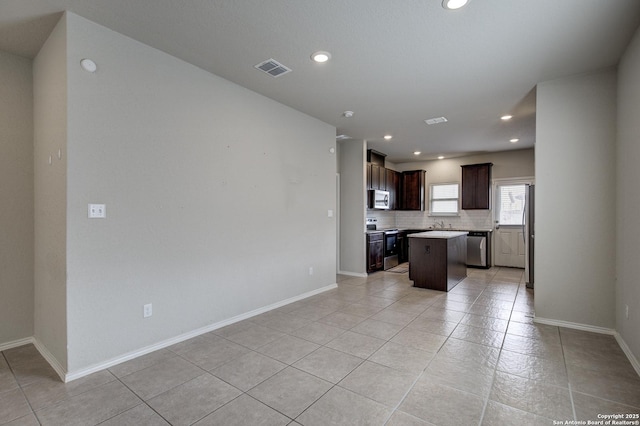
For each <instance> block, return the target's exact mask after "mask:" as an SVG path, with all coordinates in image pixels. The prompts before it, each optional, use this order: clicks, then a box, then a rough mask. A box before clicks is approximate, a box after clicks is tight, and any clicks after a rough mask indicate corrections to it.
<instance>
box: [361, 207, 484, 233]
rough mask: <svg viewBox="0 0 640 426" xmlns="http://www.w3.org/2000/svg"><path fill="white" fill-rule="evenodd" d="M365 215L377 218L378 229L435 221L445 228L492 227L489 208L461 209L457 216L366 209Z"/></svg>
mask: <svg viewBox="0 0 640 426" xmlns="http://www.w3.org/2000/svg"><path fill="white" fill-rule="evenodd" d="M367 217H375V218H376V219H378V229H385V228H400V229H427V228H430V227H432V226H434V225H435V224H436V222H437V223H441V222H444V227H445V229H448V228H452V229H464V230H483V229H493V215H492V211H491V210H461V211H460V215H459V216H429V213H428V212H421V211H404V210H396V211H380V210H367ZM449 225H451V226H449Z"/></svg>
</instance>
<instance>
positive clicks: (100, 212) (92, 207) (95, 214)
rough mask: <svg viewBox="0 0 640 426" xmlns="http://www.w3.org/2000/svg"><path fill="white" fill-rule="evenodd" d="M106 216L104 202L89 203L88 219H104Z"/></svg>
mask: <svg viewBox="0 0 640 426" xmlns="http://www.w3.org/2000/svg"><path fill="white" fill-rule="evenodd" d="M105 217H107V206H106V205H104V204H89V219H104V218H105Z"/></svg>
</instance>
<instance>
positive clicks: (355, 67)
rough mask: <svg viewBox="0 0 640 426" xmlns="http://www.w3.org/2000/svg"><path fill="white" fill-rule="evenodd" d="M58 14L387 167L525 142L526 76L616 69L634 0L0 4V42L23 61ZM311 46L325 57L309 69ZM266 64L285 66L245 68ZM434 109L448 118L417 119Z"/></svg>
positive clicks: (529, 90)
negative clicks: (163, 57) (316, 126)
mask: <svg viewBox="0 0 640 426" xmlns="http://www.w3.org/2000/svg"><path fill="white" fill-rule="evenodd" d="M64 10H69V11H72V12H74V13H76V14H78V15H80V16H83V17H85V18H87V19H90V20H92V21H94V22H97V23H99V24H101V25H104V26H106V27H108V28H111V29H113V30H115V31H117V32H119V33H122V34H125V35H127V36H130V37H132V38H134V39H136V40H139V41H141V42H143V43H145V44H148V45H150V46H153V47H155V48H157V49H160V50H162V51H165V52H167V53H169V54H171V55H173V56H176V57H178V58H181V59H183V60H185V61H187V62H190V63H192V64H194V65H196V66H198V67H201V68H203V69H206V70H209V71H210V72H212V73H214V74H217V75H219V76H221V77H224V78H226V79H228V80H231V81H233V82H235V83H237V84H239V85H241V86H244V87H247V88H249V89H251V90H254V91H256V92H258V93H261V94H263V95H265V96H268V97H270V98H273V99H275V100H277V101H279V102H282V103H284V104H286V105H289V106H291V107H292V108H295V109H297V110H300V111H303V112H305V113H307V114H309V115H311V116H313V117H316V118H318V119H320V120H322V121H325V122H327V123H330V124H332V125H334V126H336V127H337V129H338V134H347V135H349V136H351V137H353V138H356V139H366V140H367V141H369V146H370V147H372V148H374V149H377V150H379V151H382V152H384V153H386V154H388V157H387V158H388V159H389V160H391V161H394V162H403V161H415V160H416V159H418V158H416V157H415V156H414V155H413V154H412V153H413V151H416V150H419V151H422V152H423V154H422V156H421V157H420V159H431V158H434V157H435V156H437V155H445V156H455V155H463V154H468V153H477V152H486V151H500V150H507V149H521V148H528V147H532V146H533V144H534V141H535V86H536V84H537V83H538V82H541V81H546V80H551V79H555V78H559V77H563V76H567V75H571V74H577V73H583V72H589V71H593V70H598V69H601V68H605V67H610V66H615V65H616V64H617V62H618V60H619V58H620V55H621V54H622V52H623V51H624V49H625V47H626V46H627V44H628V42H629V41H630V39H631V37H632V36H633V34H634V32H635V31H636V29H637V28H638V26H639V25H640V1H638V0H561V1H559V0H471V2H470V3H469V5H468V6H467V7H465V8H464V9H461V10H458V11H448V10H445V9H444V8H443V7H442V5H441V0H190V1H184V0H108V1H107V0H0V50H3V51H7V52H10V53H14V54H17V55H21V56H26V57H34V56H35V55H36V54H37V52H38V50H39V48H40V46H42V43H43V42H44V40H45V39H46V37H47V36H48V34H49V32H50V31H51V29H52V28H53V26H54V25H55V23H56V22H57V20H58V19H59V17H60V16H61V12H62V11H64ZM317 50H327V51H329V52H331V55H332V59H331V60H330V61H329V62H328V63H325V64H316V63H313V62H312V61H311V60H310V55H311V53H313V52H314V51H317ZM269 58H274V59H276V60H278V61H280V62H281V63H283V64H284V65H286V66H288V67H289V68H291V69H293V72H291V73H288V74H286V75H283V76H281V77H278V78H273V77H270V76H268V75H266V74H264V73H262V72H260V71H258V70H256V69H255V68H254V67H253V66H254V65H255V64H257V63H259V62H262V61H263V60H266V59H269ZM346 110H352V111H354V112H355V115H354V116H353V117H352V118H344V117H342V112H343V111H346ZM506 113H511V114H513V115H514V119H513V120H512V121H511V122H508V123H505V122H501V120H500V119H499V117H500V116H501V115H503V114H506ZM440 116H445V117H446V118H447V119H448V120H449V121H448V122H447V123H444V124H438V125H434V126H427V125H426V124H425V123H424V120H425V119H427V118H432V117H440ZM385 134H391V135H393V139H392V140H391V141H389V142H387V141H384V140H383V136H384V135H385ZM513 137H516V138H519V139H520V141H519V142H518V143H516V144H512V143H509V139H511V138H513Z"/></svg>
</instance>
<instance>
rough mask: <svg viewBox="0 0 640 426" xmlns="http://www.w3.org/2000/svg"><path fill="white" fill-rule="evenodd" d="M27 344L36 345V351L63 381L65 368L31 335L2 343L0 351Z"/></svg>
mask: <svg viewBox="0 0 640 426" xmlns="http://www.w3.org/2000/svg"><path fill="white" fill-rule="evenodd" d="M29 344H33V346H35V347H36V349H37V350H38V352H40V355H42V357H43V358H44V359H45V360H46V361H47V362H48V363H49V365H51V368H53V369H54V370H55V372H56V374H58V376H60V379H61V380H62V381H65V376H66V374H67V372H66V370H65V369H64V368H63V367H62V366H61V365H60V363H59V362H58V360H57V359H56V358H55V357H54V356H53V355H51V352H49V350H48V349H47V348H46V347H45V346H44V345H43V344H42V343H40V342H39V341H38V339H36V338H35V337H33V336H31V337H26V338H24V339H20V340H14V341H13V342H7V343H3V344H1V345H0V352H1V351H6V350H7V349H13V348H17V347H19V346H24V345H29Z"/></svg>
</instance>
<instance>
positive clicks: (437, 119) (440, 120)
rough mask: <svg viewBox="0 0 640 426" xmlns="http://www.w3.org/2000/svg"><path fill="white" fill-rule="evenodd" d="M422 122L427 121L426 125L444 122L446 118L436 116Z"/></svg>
mask: <svg viewBox="0 0 640 426" xmlns="http://www.w3.org/2000/svg"><path fill="white" fill-rule="evenodd" d="M424 122H425V123H427V124H428V125H432V124H439V123H446V122H447V119H446V118H444V117H436V118H429V119H428V120H424Z"/></svg>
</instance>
